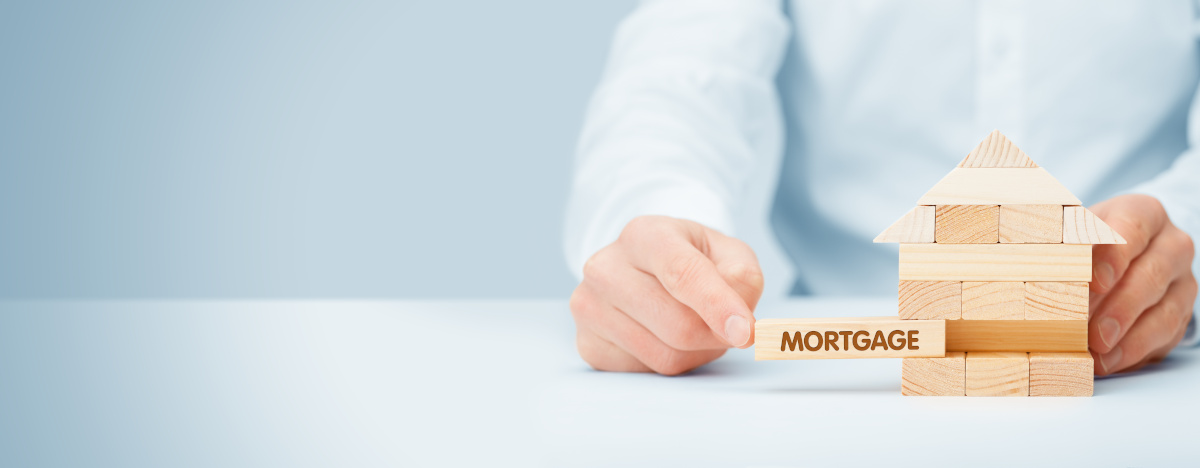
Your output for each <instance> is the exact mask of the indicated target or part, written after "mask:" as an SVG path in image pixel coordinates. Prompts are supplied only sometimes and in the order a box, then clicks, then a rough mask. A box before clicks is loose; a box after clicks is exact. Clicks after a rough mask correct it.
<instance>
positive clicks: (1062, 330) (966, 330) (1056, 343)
mask: <svg viewBox="0 0 1200 468" xmlns="http://www.w3.org/2000/svg"><path fill="white" fill-rule="evenodd" d="M917 205H918V206H917V207H915V208H913V209H912V210H911V211H909V212H908V213H907V214H905V215H904V216H903V217H901V218H900V219H899V220H898V221H896V222H895V223H893V224H892V225H891V226H890V227H888V228H887V229H886V230H884V231H883V232H882V233H881V234H879V236H878V237H876V238H875V242H896V243H899V244H900V285H899V315H900V318H901V319H908V320H931V319H937V320H946V321H947V327H946V328H947V346H946V355H945V357H940V358H939V357H933V358H905V359H904V363H903V366H902V368H903V371H902V372H903V377H902V378H903V385H902V393H903V394H904V395H967V396H1091V394H1092V375H1093V364H1092V357H1091V354H1090V353H1088V350H1087V332H1086V331H1087V319H1088V282H1089V281H1091V278H1092V244H1124V243H1125V240H1124V239H1122V238H1121V236H1120V235H1119V234H1118V233H1116V232H1115V231H1113V230H1112V229H1111V228H1109V226H1108V225H1106V224H1104V222H1103V221H1101V220H1100V219H1099V218H1097V217H1096V215H1094V214H1092V212H1090V211H1088V209H1087V208H1084V207H1083V206H1081V203H1080V201H1079V199H1078V198H1075V196H1074V195H1072V194H1071V192H1070V191H1068V190H1067V189H1066V188H1065V187H1063V186H1062V184H1060V183H1059V182H1058V181H1057V180H1055V179H1054V177H1053V176H1051V175H1050V173H1049V172H1046V170H1045V169H1043V168H1041V167H1039V166H1038V165H1037V164H1035V163H1034V162H1033V160H1031V159H1030V158H1029V156H1028V155H1026V154H1025V152H1024V151H1021V149H1020V148H1018V147H1017V146H1016V145H1014V144H1013V143H1012V142H1011V141H1009V139H1008V138H1007V137H1005V136H1004V135H1002V134H1001V133H1000V132H999V131H993V132H992V133H991V134H990V135H988V137H987V138H986V139H984V140H983V141H982V142H980V143H979V145H978V146H976V147H975V149H974V150H973V151H971V152H970V154H968V155H967V157H966V158H965V159H963V160H962V162H961V163H959V165H958V167H956V168H954V170H952V171H950V173H949V174H947V175H946V177H944V178H942V180H941V181H940V182H938V183H937V185H935V186H933V188H931V189H929V191H928V192H927V193H925V195H924V196H923V197H921V199H920V200H918V201H917ZM1033 321H1046V322H1037V323H1035V322H1033ZM968 335H970V336H971V338H970V339H966V338H963V337H964V336H968ZM1032 335H1036V336H1037V339H1031V338H1030V336H1032Z"/></svg>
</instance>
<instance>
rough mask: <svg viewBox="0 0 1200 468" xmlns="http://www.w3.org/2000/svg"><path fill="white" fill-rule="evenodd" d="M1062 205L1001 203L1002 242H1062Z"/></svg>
mask: <svg viewBox="0 0 1200 468" xmlns="http://www.w3.org/2000/svg"><path fill="white" fill-rule="evenodd" d="M1062 240H1063V207H1062V205H1000V243H1002V244H1060V243H1062Z"/></svg>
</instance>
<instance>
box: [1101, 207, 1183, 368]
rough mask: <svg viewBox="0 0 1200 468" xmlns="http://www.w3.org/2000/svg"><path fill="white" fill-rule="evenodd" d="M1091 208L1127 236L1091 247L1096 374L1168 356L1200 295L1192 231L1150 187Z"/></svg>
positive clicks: (1137, 366)
mask: <svg viewBox="0 0 1200 468" xmlns="http://www.w3.org/2000/svg"><path fill="white" fill-rule="evenodd" d="M1091 210H1092V212H1093V213H1095V214H1096V216H1099V217H1100V219H1103V220H1104V222H1105V223H1107V224H1108V225H1109V226H1111V227H1112V228H1113V229H1115V230H1116V231H1117V232H1118V233H1120V234H1121V236H1122V237H1124V238H1125V240H1126V241H1127V242H1128V244H1124V245H1097V246H1096V247H1095V249H1094V250H1093V254H1092V258H1093V260H1092V261H1093V265H1092V290H1091V305H1090V308H1089V310H1091V311H1092V314H1091V319H1090V322H1089V324H1088V345H1089V347H1090V348H1091V350H1092V355H1093V357H1095V358H1096V359H1095V361H1096V375H1108V374H1112V373H1115V372H1121V371H1127V370H1133V369H1137V368H1139V367H1141V366H1143V365H1145V364H1146V363H1149V362H1157V361H1159V360H1162V359H1163V358H1164V357H1166V356H1167V353H1169V352H1170V351H1171V348H1174V347H1175V345H1176V344H1178V343H1179V340H1181V339H1183V334H1184V332H1185V331H1186V330H1187V324H1188V320H1190V319H1191V317H1192V305H1193V304H1194V303H1195V301H1196V278H1195V277H1194V276H1193V275H1192V256H1193V254H1194V250H1193V246H1192V238H1191V237H1189V236H1188V235H1187V233H1185V232H1183V231H1182V230H1180V229H1179V228H1177V227H1175V225H1174V224H1171V220H1170V219H1168V218H1167V213H1166V211H1164V210H1163V207H1162V205H1161V204H1160V203H1159V202H1158V200H1156V199H1154V198H1153V197H1149V196H1146V195H1122V196H1119V197H1115V198H1112V199H1109V200H1106V201H1104V202H1101V203H1098V204H1096V206H1093V207H1092V208H1091Z"/></svg>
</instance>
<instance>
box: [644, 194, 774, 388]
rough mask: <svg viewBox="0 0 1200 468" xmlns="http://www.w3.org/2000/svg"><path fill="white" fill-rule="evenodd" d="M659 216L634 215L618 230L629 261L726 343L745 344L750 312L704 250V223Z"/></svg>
mask: <svg viewBox="0 0 1200 468" xmlns="http://www.w3.org/2000/svg"><path fill="white" fill-rule="evenodd" d="M656 221H657V222H656ZM661 221H662V220H661V219H654V218H638V219H635V220H633V221H631V222H630V223H629V224H628V225H627V226H626V228H625V231H624V232H622V233H621V241H622V242H625V243H626V244H627V245H628V247H629V249H630V252H629V258H630V259H631V261H632V264H633V265H634V267H636V268H637V269H639V270H641V271H644V272H646V273H649V274H651V275H653V276H654V277H655V278H657V279H658V281H659V282H660V283H662V285H663V288H665V289H666V290H667V292H668V293H670V294H671V296H672V297H674V298H676V299H677V300H679V302H682V303H683V304H684V305H686V306H688V307H690V308H691V309H692V310H694V311H696V313H697V314H698V315H699V316H700V318H702V319H703V320H704V322H705V323H706V324H708V327H709V328H710V329H712V330H713V331H714V332H715V333H716V334H717V335H718V336H720V337H722V338H724V339H725V341H726V342H728V343H729V345H731V346H734V347H739V348H744V347H746V346H749V345H750V344H751V342H750V338H751V332H752V329H753V323H754V316H753V315H752V314H751V313H750V307H749V306H748V305H747V304H746V301H745V300H744V299H743V298H742V296H741V295H739V294H738V293H737V292H736V291H734V289H733V288H732V287H731V286H730V285H729V284H728V283H726V282H725V280H724V278H722V277H721V274H720V273H719V272H718V271H717V268H716V265H714V264H713V262H712V260H710V259H709V258H708V257H707V256H706V255H705V252H707V251H709V244H708V238H707V237H706V236H705V233H704V228H703V227H701V226H700V225H699V224H695V223H684V222H670V223H665V222H661ZM651 367H653V366H651Z"/></svg>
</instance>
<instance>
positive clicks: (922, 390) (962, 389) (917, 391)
mask: <svg viewBox="0 0 1200 468" xmlns="http://www.w3.org/2000/svg"><path fill="white" fill-rule="evenodd" d="M900 376H901V381H900V393H901V394H902V395H908V396H963V395H966V380H967V354H966V353H958V352H949V353H946V357H940V358H904V363H903V364H902V365H901V371H900Z"/></svg>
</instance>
